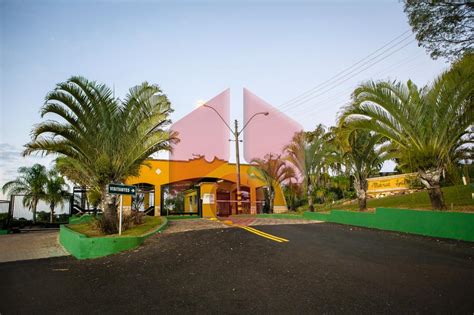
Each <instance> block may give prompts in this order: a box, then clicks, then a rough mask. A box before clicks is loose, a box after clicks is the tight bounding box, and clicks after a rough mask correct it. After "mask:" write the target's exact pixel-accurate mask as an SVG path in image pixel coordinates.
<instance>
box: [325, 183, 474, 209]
mask: <svg viewBox="0 0 474 315" xmlns="http://www.w3.org/2000/svg"><path fill="white" fill-rule="evenodd" d="M442 190H443V195H444V200H445V202H446V207H447V208H448V210H449V211H450V210H451V205H452V210H453V211H474V200H473V199H472V193H473V192H474V189H473V188H472V186H470V185H468V186H463V185H461V186H451V187H444V188H443V189H442ZM367 207H368V208H369V209H370V208H377V207H385V208H402V209H403V208H404V209H419V210H431V203H430V198H429V196H428V192H427V191H420V192H416V193H413V194H408V195H399V196H390V197H385V198H380V199H369V200H368V201H367ZM330 208H332V209H341V210H359V207H358V205H357V203H354V204H350V205H337V206H334V205H331V207H330ZM317 210H318V211H327V210H329V209H320V210H319V209H317Z"/></svg>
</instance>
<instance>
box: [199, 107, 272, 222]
mask: <svg viewBox="0 0 474 315" xmlns="http://www.w3.org/2000/svg"><path fill="white" fill-rule="evenodd" d="M203 106H204V107H207V108H210V109H212V110H213V111H214V112H215V113H216V114H217V115H218V116H219V118H220V119H221V120H222V122H223V123H224V124H225V125H226V126H227V128H228V129H229V130H230V132H231V133H232V135H233V136H234V140H231V139H230V140H229V141H235V166H236V172H237V179H236V180H237V214H239V212H240V211H241V210H242V202H241V200H242V195H241V190H240V150H239V142H241V141H242V140H239V136H240V135H241V134H242V131H244V129H245V128H246V127H247V126H248V124H249V123H250V122H251V121H252V119H253V118H254V117H255V116H258V115H264V116H268V114H269V113H268V112H258V113H255V114H253V115H252V117H250V118H249V120H247V122H246V123H245V124H244V126H243V127H242V129H240V131H239V121H238V120H237V119H236V120H235V122H234V129H233V130H232V128H231V127H230V126H229V124H228V123H227V122H226V121H225V119H224V118H223V117H222V116H221V114H219V112H218V111H217V110H216V109H215V108H214V107H212V106H209V105H207V104H204V105H203Z"/></svg>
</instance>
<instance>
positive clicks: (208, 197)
mask: <svg viewBox="0 0 474 315" xmlns="http://www.w3.org/2000/svg"><path fill="white" fill-rule="evenodd" d="M202 204H203V205H212V204H214V194H203V195H202Z"/></svg>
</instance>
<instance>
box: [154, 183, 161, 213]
mask: <svg viewBox="0 0 474 315" xmlns="http://www.w3.org/2000/svg"><path fill="white" fill-rule="evenodd" d="M154 198H155V202H154V205H155V216H156V217H158V216H160V215H161V186H160V185H155V196H154Z"/></svg>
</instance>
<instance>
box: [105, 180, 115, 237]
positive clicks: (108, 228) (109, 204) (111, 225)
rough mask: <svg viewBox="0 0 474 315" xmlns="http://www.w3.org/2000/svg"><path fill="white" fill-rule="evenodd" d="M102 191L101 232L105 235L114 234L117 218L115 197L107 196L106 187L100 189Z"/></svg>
mask: <svg viewBox="0 0 474 315" xmlns="http://www.w3.org/2000/svg"><path fill="white" fill-rule="evenodd" d="M101 191H102V200H101V203H102V211H103V213H104V214H103V215H104V216H103V218H102V221H103V222H102V223H103V224H102V225H101V228H102V232H104V233H106V234H115V233H118V222H117V221H118V218H117V197H116V196H115V195H112V194H109V193H108V191H107V186H104V187H102V188H101Z"/></svg>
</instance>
